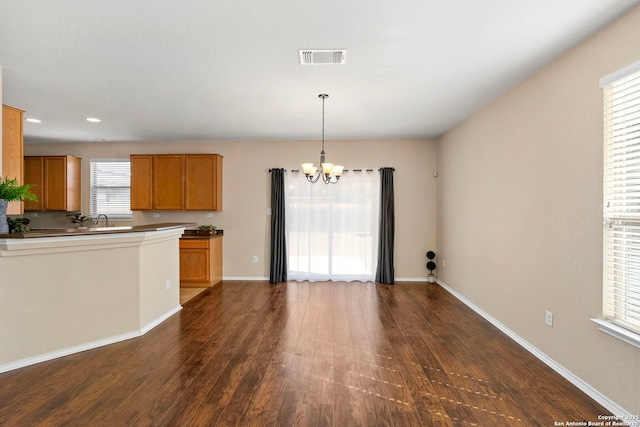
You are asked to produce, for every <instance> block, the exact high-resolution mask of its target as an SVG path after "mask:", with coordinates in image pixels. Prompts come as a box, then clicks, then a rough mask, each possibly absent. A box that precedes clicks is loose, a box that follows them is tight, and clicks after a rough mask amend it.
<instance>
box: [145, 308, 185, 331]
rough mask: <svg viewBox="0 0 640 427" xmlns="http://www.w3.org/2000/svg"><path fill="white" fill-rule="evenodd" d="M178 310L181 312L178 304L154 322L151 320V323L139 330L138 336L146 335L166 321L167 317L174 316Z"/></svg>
mask: <svg viewBox="0 0 640 427" xmlns="http://www.w3.org/2000/svg"><path fill="white" fill-rule="evenodd" d="M180 310H182V306H181V305H179V304H178V305H177V306H175V307H173V308H172V309H171V310H169V311H167V312H166V313H164V314H163V315H161V316H160V317H158V318H156V319H155V320H152V321H151V322H149V323H147V324H146V325H144V326H143V327H142V328H140V336H142V335H144V334H146V333H147V332H149V331H150V330H152V329H153V328H155V327H156V326H158V325H159V324H160V323H162V322H164V321H165V320H167V319H168V318H169V317H171V316H173V315H174V314H176V313H177V312H179V311H180Z"/></svg>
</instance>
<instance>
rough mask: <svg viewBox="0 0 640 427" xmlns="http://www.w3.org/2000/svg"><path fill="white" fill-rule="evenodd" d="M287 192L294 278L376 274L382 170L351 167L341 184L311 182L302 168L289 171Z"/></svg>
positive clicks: (350, 278)
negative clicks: (298, 170)
mask: <svg viewBox="0 0 640 427" xmlns="http://www.w3.org/2000/svg"><path fill="white" fill-rule="evenodd" d="M285 192H286V197H285V200H286V207H285V209H286V228H287V252H288V273H287V276H288V279H289V280H310V281H317V280H333V281H353V280H359V281H372V280H374V278H375V273H376V271H375V270H376V261H377V260H376V257H377V253H378V228H379V224H378V217H379V215H380V201H379V199H380V176H379V174H378V172H377V171H371V172H366V171H362V172H354V171H349V172H346V173H344V174H343V176H342V178H340V181H339V182H338V183H337V184H324V183H322V182H317V183H315V184H311V183H309V182H307V180H306V178H305V176H304V174H303V173H288V174H287V176H286V177H285Z"/></svg>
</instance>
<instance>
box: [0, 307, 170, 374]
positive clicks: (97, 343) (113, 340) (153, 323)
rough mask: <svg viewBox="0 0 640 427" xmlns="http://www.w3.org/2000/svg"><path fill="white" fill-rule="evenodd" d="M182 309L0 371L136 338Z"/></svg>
mask: <svg viewBox="0 0 640 427" xmlns="http://www.w3.org/2000/svg"><path fill="white" fill-rule="evenodd" d="M180 310H182V306H177V307H174V308H172V309H171V310H169V311H168V312H166V313H164V314H163V315H161V316H160V317H158V318H157V319H155V320H153V321H151V322H149V323H148V324H146V325H145V326H144V327H142V328H141V329H139V330H137V331H131V332H126V333H124V334H120V335H115V336H112V337H108V338H103V339H99V340H96V341H91V342H88V343H84V344H79V345H74V346H72V347H67V348H63V349H60V350H56V351H52V352H50V353H44V354H39V355H37V356H33V357H27V358H25V359H21V360H15V361H13V362H9V363H5V364H4V365H0V373H3V372H8V371H12V370H14V369H20V368H24V367H26V366H31V365H35V364H37V363H42V362H46V361H48V360H53V359H58V358H60V357H64V356H69V355H71V354H75V353H81V352H83V351H87V350H93V349H94V348H98V347H104V346H106V345H110V344H115V343H117V342H120V341H126V340H130V339H132V338H138V337H141V336H142V335H144V334H146V333H147V332H149V331H150V330H151V329H153V328H155V327H156V326H158V325H159V324H160V323H162V322H164V321H165V320H167V319H168V318H169V317H171V316H173V315H174V314H176V313H177V312H179V311H180Z"/></svg>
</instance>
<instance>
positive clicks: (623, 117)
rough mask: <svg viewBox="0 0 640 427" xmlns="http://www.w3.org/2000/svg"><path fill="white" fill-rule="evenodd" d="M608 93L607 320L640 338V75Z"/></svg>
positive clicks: (619, 79) (607, 87) (610, 82)
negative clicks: (639, 335)
mask: <svg viewBox="0 0 640 427" xmlns="http://www.w3.org/2000/svg"><path fill="white" fill-rule="evenodd" d="M633 68H634V67H632V68H630V69H631V70H632V71H630V72H627V73H624V74H625V75H623V76H621V75H620V73H616V74H615V79H611V78H609V79H607V80H606V82H605V84H603V88H604V219H605V221H604V223H605V231H604V254H603V255H604V257H603V258H604V259H603V261H604V266H603V267H604V286H603V314H604V317H605V319H607V320H610V321H611V322H613V323H615V324H617V325H620V326H623V327H625V328H627V329H631V330H632V331H634V332H637V333H640V71H637V69H638V68H637V67H635V69H633Z"/></svg>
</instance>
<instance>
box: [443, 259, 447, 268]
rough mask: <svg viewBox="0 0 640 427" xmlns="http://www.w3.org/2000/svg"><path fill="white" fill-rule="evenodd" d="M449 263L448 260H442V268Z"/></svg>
mask: <svg viewBox="0 0 640 427" xmlns="http://www.w3.org/2000/svg"><path fill="white" fill-rule="evenodd" d="M446 265H447V262H446V261H445V260H442V268H445V267H446Z"/></svg>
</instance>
